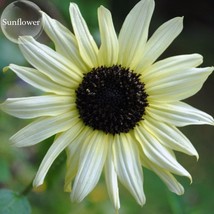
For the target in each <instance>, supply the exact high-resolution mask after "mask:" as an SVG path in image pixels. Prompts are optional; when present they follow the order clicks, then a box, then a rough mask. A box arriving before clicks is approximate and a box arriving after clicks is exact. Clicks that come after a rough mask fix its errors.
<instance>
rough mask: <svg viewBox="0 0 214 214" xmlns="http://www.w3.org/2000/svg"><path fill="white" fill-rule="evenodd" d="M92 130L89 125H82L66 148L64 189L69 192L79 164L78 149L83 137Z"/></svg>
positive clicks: (85, 137) (79, 149)
mask: <svg viewBox="0 0 214 214" xmlns="http://www.w3.org/2000/svg"><path fill="white" fill-rule="evenodd" d="M92 131H93V130H92V129H91V128H90V127H87V126H86V127H84V129H83V130H82V132H81V135H79V136H78V138H76V139H75V141H73V142H72V143H71V144H70V145H69V146H68V147H67V148H66V154H67V161H66V175H65V185H64V190H65V191H66V192H71V188H72V181H73V179H74V177H75V175H76V174H77V171H78V165H79V158H80V155H79V154H80V151H81V147H82V144H83V142H84V140H85V139H87V137H88V136H89V134H90V132H92Z"/></svg>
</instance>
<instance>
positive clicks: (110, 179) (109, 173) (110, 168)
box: [105, 135, 120, 210]
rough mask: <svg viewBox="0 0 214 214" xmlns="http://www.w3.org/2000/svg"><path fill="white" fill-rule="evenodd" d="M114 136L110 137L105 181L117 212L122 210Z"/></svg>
mask: <svg viewBox="0 0 214 214" xmlns="http://www.w3.org/2000/svg"><path fill="white" fill-rule="evenodd" d="M112 142H113V136H111V135H109V150H108V154H107V159H106V163H105V181H106V186H107V191H108V194H109V197H110V199H111V201H112V203H113V204H114V207H115V209H116V210H119V208H120V198H119V188H118V181H117V173H116V171H115V167H114V162H113V156H112Z"/></svg>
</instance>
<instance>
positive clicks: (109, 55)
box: [98, 6, 119, 66]
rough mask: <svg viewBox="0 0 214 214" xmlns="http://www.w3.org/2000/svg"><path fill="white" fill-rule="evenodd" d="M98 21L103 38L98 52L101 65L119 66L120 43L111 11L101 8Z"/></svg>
mask: <svg viewBox="0 0 214 214" xmlns="http://www.w3.org/2000/svg"><path fill="white" fill-rule="evenodd" d="M98 20H99V28H100V37H101V47H100V50H99V52H98V61H99V65H100V66H102V65H105V66H112V65H114V64H117V60H118V52H119V43H118V39H117V35H116V33H115V29H114V25H113V22H112V17H111V13H110V11H109V10H107V9H106V8H105V7H103V6H101V7H100V8H99V9H98Z"/></svg>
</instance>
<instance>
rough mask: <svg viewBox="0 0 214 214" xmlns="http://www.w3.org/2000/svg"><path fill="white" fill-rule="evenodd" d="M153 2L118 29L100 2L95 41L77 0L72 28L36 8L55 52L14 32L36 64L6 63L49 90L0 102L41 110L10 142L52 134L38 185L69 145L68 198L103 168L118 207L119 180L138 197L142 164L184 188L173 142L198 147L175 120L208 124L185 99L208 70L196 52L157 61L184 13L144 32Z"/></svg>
mask: <svg viewBox="0 0 214 214" xmlns="http://www.w3.org/2000/svg"><path fill="white" fill-rule="evenodd" d="M153 10H154V1H153V0H142V1H140V2H139V3H138V4H136V5H135V7H134V8H133V9H132V10H131V11H130V13H129V14H128V16H127V17H126V19H125V21H124V23H123V25H122V28H121V30H120V33H119V36H118V37H117V34H116V32H115V29H114V25H113V22H112V17H111V13H110V12H109V10H107V9H106V8H105V7H103V6H101V7H99V8H98V22H99V29H100V39H101V45H100V47H99V48H98V46H97V44H96V43H95V41H94V39H93V37H92V36H91V34H90V32H89V29H88V27H87V25H86V22H85V21H84V19H83V17H82V15H81V13H80V11H79V9H78V6H77V5H76V4H74V3H71V4H70V8H69V11H70V16H71V21H72V26H73V31H74V34H73V33H71V32H70V31H69V30H68V29H67V28H65V27H64V26H63V25H61V24H60V23H59V22H58V21H56V20H54V19H52V18H50V17H49V16H48V15H47V14H45V13H44V12H42V20H43V27H44V30H45V32H46V33H47V35H48V36H49V37H50V38H51V40H52V41H53V42H54V44H55V49H56V51H55V50H53V49H51V48H49V47H47V46H46V45H43V44H41V43H39V42H37V41H35V40H34V39H33V38H32V37H27V36H23V37H20V39H19V43H20V44H19V46H20V49H21V51H22V53H23V55H24V56H25V58H26V59H27V61H28V62H29V63H30V64H31V65H32V66H33V68H32V67H31V68H30V67H23V66H18V65H14V64H10V65H9V66H8V67H7V69H11V70H12V71H13V72H15V74H16V75H17V76H19V77H20V78H21V79H22V80H24V81H25V82H27V83H29V84H30V85H32V86H34V87H36V88H38V89H40V90H42V91H44V92H46V93H45V95H42V96H34V97H23V98H12V99H11V98H10V99H7V100H6V101H5V102H4V103H2V104H1V109H2V110H3V111H5V112H6V113H8V114H10V115H13V116H15V117H19V118H23V119H28V118H37V119H35V120H34V121H33V122H32V123H31V124H29V125H27V126H26V127H24V128H23V129H21V130H20V131H19V132H17V133H16V134H15V135H13V136H12V137H11V139H10V140H11V142H12V144H13V145H15V146H18V147H23V146H32V145H35V144H37V143H39V142H41V141H43V140H44V139H46V138H49V137H50V136H53V135H56V138H55V140H54V142H53V144H52V145H51V146H50V148H49V150H48V151H47V154H46V155H45V157H44V159H43V161H42V163H41V165H40V167H39V170H38V172H37V174H36V176H35V179H34V182H33V185H34V186H39V185H41V184H42V183H43V182H44V179H45V176H46V174H47V172H48V170H49V168H50V166H51V165H52V163H53V162H54V160H55V159H56V158H57V156H58V155H59V154H60V153H61V152H62V151H63V150H66V153H67V162H66V166H67V168H66V175H65V187H64V188H65V191H71V199H72V201H76V202H80V201H82V200H83V199H84V198H85V197H86V196H87V195H88V194H89V193H90V192H91V191H92V190H93V188H94V187H95V186H96V184H97V183H98V181H99V178H100V176H101V173H102V172H103V171H104V174H105V180H106V186H107V190H108V193H109V197H110V199H111V200H112V202H113V204H114V207H115V209H116V210H118V209H119V207H120V201H119V189H118V181H119V182H121V183H122V184H123V185H124V186H125V187H126V188H127V189H128V190H129V191H130V193H131V194H132V195H133V197H134V198H135V199H136V201H137V202H138V203H139V204H140V205H143V204H144V203H145V195H144V190H143V171H142V166H143V167H146V168H149V169H151V170H152V171H154V172H155V173H156V174H157V175H158V176H159V177H160V178H161V179H162V180H163V182H164V183H165V184H166V185H167V186H168V188H169V189H170V190H171V191H172V192H175V193H176V194H179V195H180V194H183V192H184V189H183V187H182V185H181V184H180V183H179V182H178V181H177V180H176V178H175V177H174V175H180V176H187V177H188V178H189V179H190V180H191V175H190V174H189V173H188V172H187V170H186V169H184V168H183V167H182V166H181V165H180V164H179V163H178V162H177V160H176V157H175V154H174V151H173V150H175V151H180V152H183V153H186V154H187V155H193V156H196V157H197V158H198V153H197V151H196V150H195V148H194V147H193V145H192V144H191V142H190V141H189V140H188V139H187V138H186V137H185V136H184V135H183V134H182V133H181V132H180V131H179V130H178V128H177V127H181V126H186V125H190V124H210V125H214V120H213V118H212V117H211V116H210V115H208V114H206V113H204V112H202V111H200V110H198V109H196V108H193V107H191V106H190V105H188V104H186V103H184V102H182V101H181V100H183V99H185V98H188V97H190V96H192V95H193V94H195V93H196V92H198V91H199V90H200V88H201V87H202V85H203V83H204V81H205V80H206V79H207V77H208V76H209V75H210V74H211V73H212V71H213V68H212V67H205V68H197V66H199V65H200V64H201V63H202V56H201V55H199V54H189V55H179V56H173V57H169V58H166V59H163V60H159V61H157V59H158V57H159V56H160V55H161V54H162V53H163V52H164V50H165V49H166V48H167V47H168V46H169V45H170V43H171V42H172V41H173V40H174V39H175V38H176V37H177V35H178V34H179V33H180V32H181V30H182V27H183V26H182V20H183V18H182V17H176V18H174V19H171V20H169V21H168V22H166V23H164V24H163V25H161V26H160V27H159V28H158V29H157V30H156V31H155V33H154V34H153V35H152V36H151V38H149V39H148V30H149V24H150V20H151V16H152V13H153ZM7 69H6V70H7Z"/></svg>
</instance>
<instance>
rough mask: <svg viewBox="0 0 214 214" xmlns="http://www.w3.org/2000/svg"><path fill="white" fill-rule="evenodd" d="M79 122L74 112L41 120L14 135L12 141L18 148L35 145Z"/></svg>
mask: <svg viewBox="0 0 214 214" xmlns="http://www.w3.org/2000/svg"><path fill="white" fill-rule="evenodd" d="M77 120H79V118H78V115H77V114H76V113H73V112H68V113H66V114H62V115H58V116H56V117H44V118H39V119H37V120H35V121H33V122H32V123H30V124H29V125H27V126H26V127H24V128H23V129H21V130H20V131H18V132H17V133H16V134H15V135H13V136H12V137H11V138H10V140H11V143H12V145H14V146H17V147H22V146H32V145H35V144H37V143H39V142H41V141H43V140H45V139H47V138H49V137H51V136H53V135H55V134H57V133H60V132H64V131H66V130H68V129H69V128H71V127H72V126H73V123H74V122H76V121H77Z"/></svg>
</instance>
